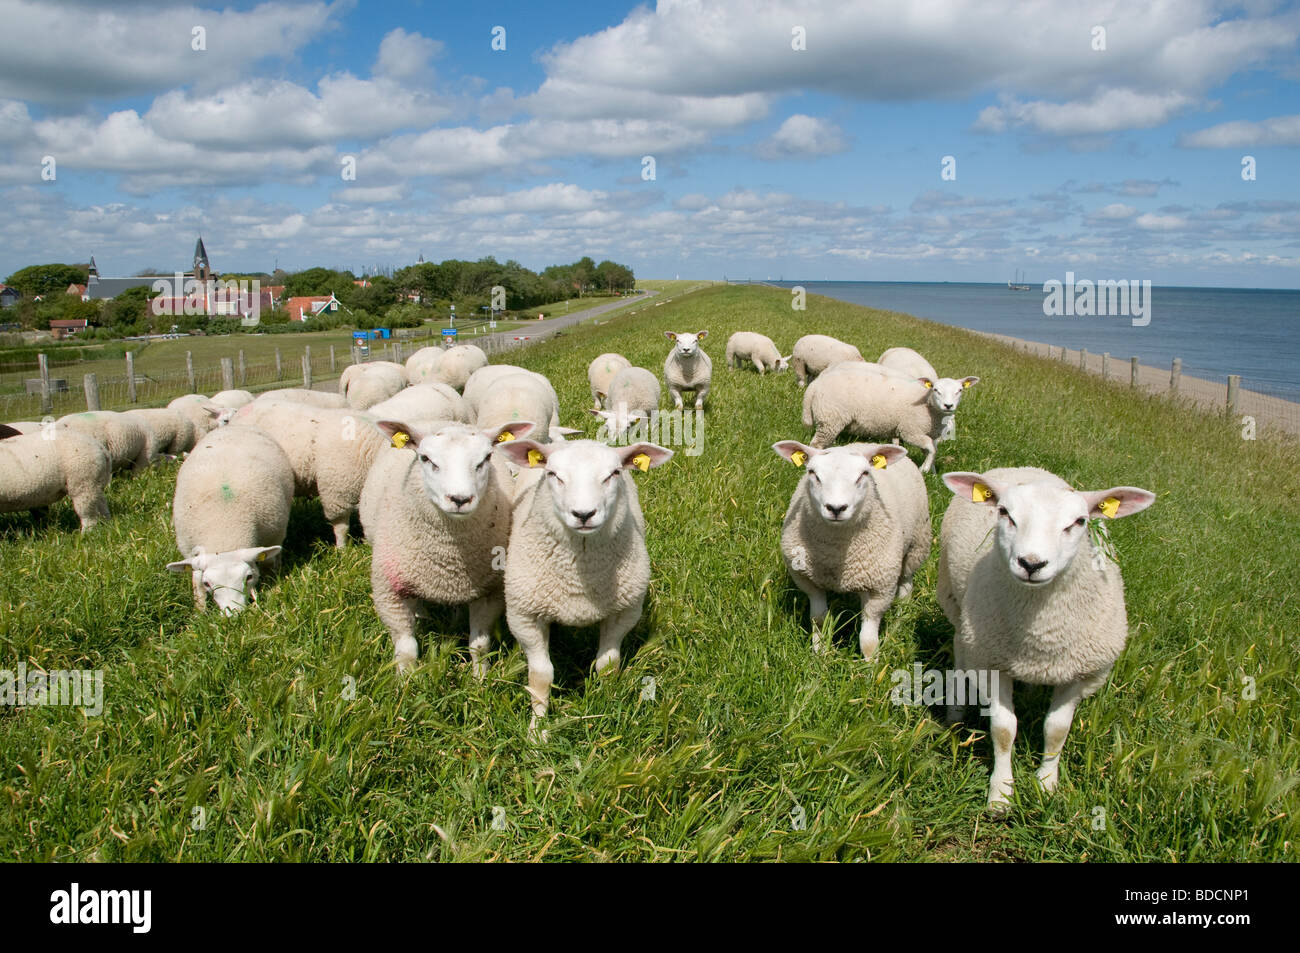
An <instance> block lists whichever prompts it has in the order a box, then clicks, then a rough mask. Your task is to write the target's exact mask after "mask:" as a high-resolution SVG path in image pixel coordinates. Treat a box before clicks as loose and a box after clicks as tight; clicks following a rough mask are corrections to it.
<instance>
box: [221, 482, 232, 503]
mask: <svg viewBox="0 0 1300 953" xmlns="http://www.w3.org/2000/svg"><path fill="white" fill-rule="evenodd" d="M221 498H222V499H223V500H225V501H226V502H227V503H229V502H230V501H231V500H233V499H234V498H235V491H234V490H232V489H231V488H230V484H229V483H223V484H221Z"/></svg>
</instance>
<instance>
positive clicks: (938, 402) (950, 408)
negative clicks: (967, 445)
mask: <svg viewBox="0 0 1300 953" xmlns="http://www.w3.org/2000/svg"><path fill="white" fill-rule="evenodd" d="M879 365H880V366H882V367H888V368H890V369H892V370H897V371H901V372H902V373H904V374H907V375H908V376H910V377H915V378H916V379H917V380H919V381H921V383H922V384H925V386H926V387H927V388H928V389H929V390H930V404H931V407H932V408H933V409H935V410H938V411H940V413H941V414H942V415H943V416H944V418H945V419H944V420H943V422H942V427H941V431H940V434H939V436H938V437H937V438H936V439H935V443H939V442H940V441H943V440H954V439H956V437H957V418H956V417H955V416H954V413H955V412H956V410H957V405H958V404H959V403H961V398H962V395H963V394H964V393H965V392H966V389H967V388H969V387H973V386H974V385H976V384H978V383H979V380H980V379H979V378H978V377H963V378H960V379H954V378H951V377H940V376H939V375H938V374H937V373H935V370H934V368H933V367H932V366H931V365H930V362H929V361H927V360H926V359H925V358H923V357H922V356H921V355H920V354H918V353H917V352H916V351H913V350H912V349H911V348H910V347H891V348H889V349H888V350H887V351H885V353H883V354H881V355H880V361H879ZM868 366H870V365H868Z"/></svg>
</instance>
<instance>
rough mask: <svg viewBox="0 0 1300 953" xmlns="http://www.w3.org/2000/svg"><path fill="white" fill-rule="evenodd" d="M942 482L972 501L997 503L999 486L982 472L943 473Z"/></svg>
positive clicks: (956, 493)
mask: <svg viewBox="0 0 1300 953" xmlns="http://www.w3.org/2000/svg"><path fill="white" fill-rule="evenodd" d="M943 483H944V486H946V487H947V488H948V489H950V490H952V492H953V493H954V494H955V495H957V496H960V497H962V498H964V499H967V500H970V501H971V502H972V503H987V504H989V505H990V506H992V505H993V504H995V503H997V501H998V493H999V490H1000V487H998V486H997V485H995V484H994V483H992V482H990V481H989V478H988V477H986V476H985V475H984V474H982V473H969V472H958V473H945V474H944V475H943Z"/></svg>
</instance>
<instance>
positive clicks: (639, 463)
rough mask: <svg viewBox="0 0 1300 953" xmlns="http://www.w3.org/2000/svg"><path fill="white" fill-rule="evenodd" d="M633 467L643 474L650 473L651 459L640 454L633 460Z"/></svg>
mask: <svg viewBox="0 0 1300 953" xmlns="http://www.w3.org/2000/svg"><path fill="white" fill-rule="evenodd" d="M632 466H634V467H636V468H637V469H638V470H640V471H641V472H642V473H648V472H649V471H650V458H649V457H648V456H646V455H645V454H644V453H638V454H637V455H636V456H635V457H633V458H632Z"/></svg>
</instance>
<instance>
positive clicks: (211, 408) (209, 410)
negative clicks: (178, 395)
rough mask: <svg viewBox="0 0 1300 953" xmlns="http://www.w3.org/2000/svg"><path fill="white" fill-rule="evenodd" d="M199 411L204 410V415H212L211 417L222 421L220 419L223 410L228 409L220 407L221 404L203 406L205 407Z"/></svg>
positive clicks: (201, 407) (202, 406)
mask: <svg viewBox="0 0 1300 953" xmlns="http://www.w3.org/2000/svg"><path fill="white" fill-rule="evenodd" d="M199 409H200V410H202V411H203V412H204V413H206V414H210V415H211V416H213V417H216V418H217V419H220V418H221V412H222V411H223V410H225V409H226V408H225V407H222V406H220V405H219V404H203V405H201V406H200V408H199Z"/></svg>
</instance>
